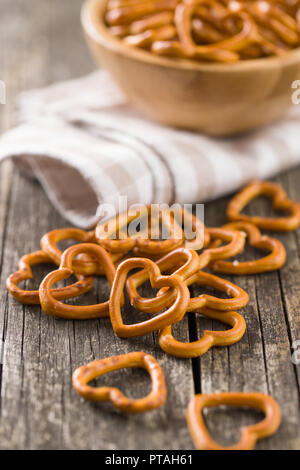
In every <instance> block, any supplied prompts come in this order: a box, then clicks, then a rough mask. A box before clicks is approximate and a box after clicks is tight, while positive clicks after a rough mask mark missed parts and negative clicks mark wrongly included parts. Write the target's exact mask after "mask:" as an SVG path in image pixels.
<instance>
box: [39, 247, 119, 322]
mask: <svg viewBox="0 0 300 470" xmlns="http://www.w3.org/2000/svg"><path fill="white" fill-rule="evenodd" d="M79 253H85V254H88V255H91V256H93V257H94V258H95V259H96V260H97V262H98V263H99V265H100V266H102V267H103V270H104V273H105V274H106V277H107V279H108V282H109V283H110V285H112V283H113V280H114V277H115V272H116V270H115V266H114V264H113V262H112V260H111V258H110V256H109V255H108V253H107V252H106V251H105V250H104V248H102V247H101V246H99V245H96V244H93V243H82V244H80V245H73V246H71V247H70V248H68V249H67V250H66V251H64V253H63V255H62V258H61V263H60V267H59V269H57V270H56V271H52V272H51V273H49V274H48V275H47V276H46V277H45V279H44V280H43V281H42V283H41V285H40V289H39V295H40V303H41V306H42V309H43V310H44V312H45V313H47V315H52V316H55V317H61V318H67V319H75V320H86V319H88V318H102V317H107V316H108V308H109V302H108V301H106V302H102V303H100V304H95V305H84V306H81V305H67V304H64V303H62V302H60V301H59V300H57V299H55V298H54V296H53V295H52V293H51V287H52V285H53V284H54V283H55V282H58V281H62V280H63V279H67V278H68V277H69V276H71V274H73V272H74V271H73V262H74V261H73V258H74V257H75V256H76V255H78V254H79Z"/></svg>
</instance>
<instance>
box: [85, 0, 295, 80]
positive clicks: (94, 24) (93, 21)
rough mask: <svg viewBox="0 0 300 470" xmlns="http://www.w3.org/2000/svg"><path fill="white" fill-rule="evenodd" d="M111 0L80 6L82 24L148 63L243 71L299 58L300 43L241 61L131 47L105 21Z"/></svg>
mask: <svg viewBox="0 0 300 470" xmlns="http://www.w3.org/2000/svg"><path fill="white" fill-rule="evenodd" d="M107 1H108V0H85V2H84V3H83V5H82V7H81V24H82V27H83V29H84V31H85V33H86V34H87V35H88V36H89V37H90V38H92V39H93V40H94V41H95V42H96V43H98V44H99V45H101V46H103V47H104V48H106V49H109V50H110V51H112V52H114V53H118V54H120V55H122V56H125V57H127V58H130V59H133V60H136V61H140V62H146V63H148V64H152V65H157V66H161V67H167V68H171V69H176V70H192V71H193V70H194V71H200V72H201V71H203V72H222V73H224V72H225V73H232V72H244V71H249V70H253V69H259V70H262V69H269V68H271V69H276V68H281V67H283V66H288V65H291V64H294V63H297V62H300V47H298V48H295V49H293V50H290V51H288V52H286V54H284V55H283V56H280V57H278V56H276V57H263V58H259V59H248V60H243V61H238V62H236V63H234V64H222V63H204V62H196V61H192V60H188V59H172V58H167V57H161V56H156V55H155V54H151V53H150V52H148V51H144V50H142V49H139V48H135V47H129V46H127V45H126V44H124V43H123V42H122V41H121V40H120V39H118V38H115V37H113V36H112V35H111V34H110V33H109V32H108V29H107V26H106V25H105V23H104V15H103V13H104V9H105V6H106V4H107Z"/></svg>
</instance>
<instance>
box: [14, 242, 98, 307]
mask: <svg viewBox="0 0 300 470" xmlns="http://www.w3.org/2000/svg"><path fill="white" fill-rule="evenodd" d="M47 263H51V264H53V260H52V259H51V258H50V256H49V255H47V253H45V252H44V251H35V252H33V253H29V254H27V255H25V256H23V257H22V258H21V259H20V261H19V263H18V267H19V270H18V271H16V272H15V273H13V274H11V275H10V276H9V277H8V278H7V280H6V287H7V289H8V290H9V292H10V293H11V294H12V295H13V296H14V297H15V299H17V300H19V302H22V303H23V304H28V305H40V297H39V291H38V290H23V289H21V288H20V287H18V284H19V283H20V282H22V281H25V280H26V279H33V274H32V270H31V266H34V265H36V264H47ZM76 277H77V279H78V281H77V282H75V283H74V284H72V285H69V286H65V287H58V288H56V289H53V290H52V295H53V297H54V298H55V299H60V300H66V299H71V298H73V297H77V296H78V295H81V294H84V293H85V292H88V291H89V290H91V288H92V287H93V278H92V277H90V276H89V277H86V276H82V275H79V274H76Z"/></svg>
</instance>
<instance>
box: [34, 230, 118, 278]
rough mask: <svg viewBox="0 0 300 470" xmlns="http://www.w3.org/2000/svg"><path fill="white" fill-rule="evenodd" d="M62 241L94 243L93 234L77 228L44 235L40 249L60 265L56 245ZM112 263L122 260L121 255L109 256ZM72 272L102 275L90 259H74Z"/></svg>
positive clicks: (59, 252)
mask: <svg viewBox="0 0 300 470" xmlns="http://www.w3.org/2000/svg"><path fill="white" fill-rule="evenodd" d="M63 240H78V241H80V242H81V243H96V239H95V232H94V231H91V232H86V231H84V230H81V229H79V228H73V227H72V228H59V229H56V230H52V231H51V232H48V233H46V234H45V235H44V236H43V237H42V239H41V248H42V250H43V251H45V253H47V254H48V255H49V256H50V258H51V259H52V260H53V261H54V262H55V264H57V265H58V266H59V265H60V262H61V258H62V251H61V250H60V249H59V248H58V247H57V244H58V243H59V242H60V241H63ZM110 256H111V259H112V261H113V262H117V261H118V260H120V258H122V256H123V254H122V253H113V254H111V255H110ZM73 270H74V273H76V274H84V275H93V274H94V275H103V274H104V272H103V268H102V267H101V266H100V265H99V263H97V262H96V261H94V260H92V259H76V260H74V261H73Z"/></svg>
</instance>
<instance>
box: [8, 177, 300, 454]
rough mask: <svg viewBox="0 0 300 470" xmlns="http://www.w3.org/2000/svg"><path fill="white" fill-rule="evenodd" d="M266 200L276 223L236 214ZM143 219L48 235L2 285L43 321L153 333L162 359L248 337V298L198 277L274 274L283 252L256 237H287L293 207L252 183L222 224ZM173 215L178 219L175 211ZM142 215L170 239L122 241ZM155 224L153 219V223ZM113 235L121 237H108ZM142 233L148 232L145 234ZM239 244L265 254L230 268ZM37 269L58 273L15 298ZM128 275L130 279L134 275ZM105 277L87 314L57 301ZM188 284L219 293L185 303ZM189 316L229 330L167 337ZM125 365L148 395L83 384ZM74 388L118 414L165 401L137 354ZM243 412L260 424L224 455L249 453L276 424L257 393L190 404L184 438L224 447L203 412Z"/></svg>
mask: <svg viewBox="0 0 300 470" xmlns="http://www.w3.org/2000/svg"><path fill="white" fill-rule="evenodd" d="M260 195H263V196H267V197H270V198H271V199H272V201H273V208H274V209H275V210H279V211H284V212H285V213H287V215H283V216H282V217H279V218H261V217H255V216H254V217H251V216H247V215H244V214H241V211H242V210H243V208H244V207H245V206H246V205H247V204H248V202H250V201H251V200H252V199H254V198H255V197H257V196H260ZM143 211H144V212H139V215H138V216H137V214H136V212H132V213H131V212H128V213H123V214H118V215H117V216H116V217H115V218H113V219H110V220H109V221H108V222H105V223H100V224H98V226H97V227H96V230H95V231H91V232H86V231H84V230H80V229H77V228H67V229H58V230H53V231H52V232H49V233H47V234H46V235H44V236H43V238H42V239H41V250H40V251H36V252H34V253H30V254H27V255H25V256H24V257H23V258H21V260H20V261H19V270H18V271H16V272H15V273H13V274H11V275H10V276H9V278H8V279H7V284H6V285H7V289H8V290H9V292H10V293H11V294H12V295H13V296H14V297H15V298H16V299H18V300H19V301H20V302H22V303H24V304H29V305H39V304H40V305H41V307H42V310H43V311H44V312H45V313H46V314H47V315H52V316H55V317H61V318H65V319H72V320H74V319H76V320H79V319H91V318H102V317H110V321H111V325H112V328H113V330H114V332H115V333H116V335H118V336H119V337H122V338H130V337H134V336H141V335H145V334H148V333H151V332H156V331H157V332H158V342H159V345H160V347H161V348H162V350H163V351H165V352H166V353H167V354H171V355H173V356H176V357H180V358H193V357H199V356H201V355H203V354H205V352H206V351H207V350H208V349H210V348H211V347H213V346H229V345H231V344H234V343H236V342H237V341H239V340H240V339H241V338H242V337H243V335H244V333H245V329H246V324H245V320H244V318H243V316H242V315H241V314H240V313H237V312H236V311H235V310H237V309H241V308H243V307H244V306H245V305H246V304H247V303H248V301H249V296H248V294H247V293H246V292H245V291H244V290H243V289H241V288H240V287H239V286H237V285H235V284H233V283H231V282H229V281H228V280H225V279H222V278H221V277H218V276H216V275H215V274H212V273H210V272H206V271H204V270H203V269H204V268H209V269H210V270H211V271H214V272H218V273H229V274H235V275H248V274H256V273H262V272H266V271H272V270H276V269H279V268H280V267H281V266H282V265H283V264H284V262H285V260H286V252H285V248H284V246H283V244H282V243H281V242H280V241H279V240H277V239H275V238H272V237H269V236H267V235H263V234H262V233H261V231H260V229H266V230H269V231H270V230H271V231H272V230H274V231H290V230H294V229H296V228H297V227H299V225H300V204H298V203H297V202H294V201H292V200H290V199H289V198H288V197H287V195H286V193H285V192H284V190H283V189H282V188H281V187H280V186H279V185H277V184H275V183H271V182H262V181H252V182H250V183H249V184H248V185H247V186H246V187H245V188H244V189H242V190H241V192H240V193H238V194H237V195H236V196H234V197H233V199H232V200H231V201H230V203H229V205H228V207H227V217H228V219H229V220H230V223H228V224H226V225H224V226H222V227H219V228H209V227H205V226H204V224H203V222H202V221H200V220H199V219H197V217H196V216H195V215H193V214H192V213H191V212H189V211H187V210H185V209H184V208H180V209H177V212H176V210H175V209H174V211H173V216H172V217H169V218H167V219H166V221H164V211H163V210H158V211H157V213H156V215H155V216H154V214H152V213H151V210H150V207H145V208H144V209H143ZM178 211H179V212H180V214H179V212H178ZM178 215H181V216H183V218H181V220H184V222H190V224H191V226H192V229H193V234H194V235H193V238H192V239H188V238H187V236H186V233H185V232H184V231H183V230H182V226H180V224H179V223H178V221H177V220H178V218H177V216H178ZM142 216H146V217H147V218H148V219H150V221H151V222H154V224H153V225H154V227H157V230H158V231H159V230H160V226H161V224H163V223H164V222H165V223H166V224H167V225H168V230H169V234H170V237H169V238H168V239H161V238H160V239H159V238H156V237H155V239H153V238H152V239H151V238H150V239H149V238H147V237H146V236H145V233H139V234H138V235H136V236H125V237H124V236H121V233H123V234H124V232H126V231H127V227H128V224H129V223H130V222H131V221H133V220H135V218H137V217H142ZM153 219H154V220H153ZM113 229H116V230H117V232H116V233H117V234H118V238H117V239H112V232H113ZM147 234H148V232H147ZM246 238H248V242H249V244H250V245H252V246H254V247H256V248H257V249H259V250H262V251H265V252H267V254H265V255H264V257H262V258H260V259H259V260H255V261H238V260H235V261H229V258H233V257H235V256H236V255H238V254H240V253H242V252H243V250H244V247H245V242H246ZM67 239H72V240H74V239H75V240H77V241H79V242H80V243H79V244H78V243H77V244H75V245H72V246H70V247H69V248H67V249H66V250H65V251H64V252H62V251H60V249H59V248H58V246H57V244H58V242H60V241H62V240H67ZM39 263H53V264H54V265H57V266H58V267H57V268H56V269H55V270H54V271H51V272H50V273H49V274H48V275H47V276H46V277H45V278H44V279H43V281H42V282H41V284H40V287H39V290H38V291H28V290H22V289H21V288H20V287H19V283H20V282H21V281H24V280H26V279H30V278H32V271H31V267H32V266H33V265H36V264H39ZM132 270H135V272H134V273H131V271H132ZM71 275H75V276H76V278H77V281H76V282H75V283H73V284H71V285H67V286H65V287H57V288H52V286H53V285H54V284H55V283H56V282H58V281H62V280H65V279H67V278H69V277H70V276H71ZM103 275H104V276H106V278H107V280H108V282H109V283H110V286H111V291H110V297H109V300H107V301H106V302H102V303H100V304H95V305H89V306H78V305H70V304H66V303H64V302H62V301H63V300H66V299H70V298H73V297H76V296H79V295H82V294H84V293H85V292H87V291H89V290H90V289H91V288H92V286H93V278H94V276H103ZM148 280H150V283H151V285H152V287H153V288H156V289H158V292H157V294H156V295H155V296H154V297H152V298H144V297H142V296H141V295H140V294H139V293H138V288H139V287H140V286H141V285H143V284H144V283H145V282H146V281H148ZM194 284H197V285H201V286H206V287H212V288H214V289H215V290H217V291H220V292H222V293H225V294H226V295H227V298H219V297H215V296H213V295H210V294H207V293H203V294H201V295H199V296H198V297H191V296H190V291H189V286H192V285H194ZM125 296H128V298H129V300H130V303H131V305H132V306H133V307H135V308H136V309H137V310H139V311H141V312H145V313H146V314H148V315H149V318H148V319H147V320H145V321H142V322H139V323H135V324H126V323H125V322H124V320H123V313H124V308H125V307H124V305H125ZM188 312H195V313H198V314H201V315H203V316H204V317H208V318H212V319H216V320H219V321H220V322H222V323H224V324H226V325H229V327H230V329H228V330H226V331H205V332H204V334H203V336H202V338H200V339H199V340H197V341H193V342H190V343H184V342H181V341H178V340H177V339H175V338H174V336H173V334H172V325H174V324H176V323H178V322H180V321H181V320H182V319H183V317H184V316H185V315H186V314H187V313H188ZM124 367H125V368H126V367H139V368H144V369H146V370H147V371H148V372H149V374H150V376H151V379H152V391H151V393H150V394H149V395H147V396H146V397H144V398H141V399H136V400H134V399H129V398H127V397H126V396H124V395H123V393H122V392H121V391H120V390H118V389H116V388H111V387H94V386H90V385H89V382H90V381H91V380H93V379H95V378H96V377H99V376H101V375H103V374H105V373H107V372H110V371H114V370H118V369H121V368H124ZM73 386H74V388H75V390H76V391H77V392H78V393H79V394H80V395H81V396H82V397H84V398H85V399H87V400H92V401H107V400H109V401H111V403H112V404H113V405H114V406H115V407H117V408H118V409H120V410H121V411H124V412H132V413H136V412H144V411H150V410H153V409H155V408H157V407H159V406H162V405H163V404H164V403H165V401H166V398H167V390H166V384H165V378H164V374H163V371H162V369H161V367H160V365H159V364H158V362H157V361H156V360H155V359H154V358H153V357H152V356H151V355H149V354H146V353H144V352H133V353H129V354H124V355H121V356H115V357H108V358H105V359H100V360H96V361H94V362H91V363H89V364H86V365H84V366H82V367H80V368H78V369H77V370H76V371H75V372H74V374H73ZM220 404H223V405H236V406H250V407H255V408H259V409H261V410H262V411H263V412H264V414H265V415H266V416H265V419H264V420H263V421H261V422H260V423H258V424H255V425H253V426H248V427H247V428H243V433H242V438H241V440H240V442H239V443H238V444H236V445H234V446H231V447H225V448H226V449H227V448H230V449H252V448H253V447H254V446H255V443H256V441H257V440H258V439H260V438H262V437H265V436H269V435H271V434H273V433H274V432H275V431H276V430H277V428H278V426H279V424H280V420H281V414H280V409H279V406H278V404H277V403H276V401H275V400H274V399H273V398H272V397H270V396H268V395H264V394H261V393H215V394H211V395H203V394H199V395H196V396H194V397H193V399H192V400H191V402H190V404H189V406H188V409H187V422H188V427H189V430H190V432H191V436H192V438H193V441H194V443H195V446H196V447H197V448H198V449H223V447H221V446H219V445H218V444H217V443H216V442H215V441H214V440H213V439H212V438H211V436H210V435H209V433H208V431H207V429H206V427H205V423H204V420H203V417H202V409H203V408H204V407H207V406H216V405H220Z"/></svg>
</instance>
